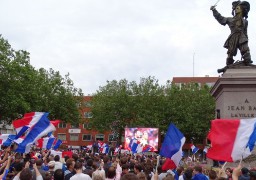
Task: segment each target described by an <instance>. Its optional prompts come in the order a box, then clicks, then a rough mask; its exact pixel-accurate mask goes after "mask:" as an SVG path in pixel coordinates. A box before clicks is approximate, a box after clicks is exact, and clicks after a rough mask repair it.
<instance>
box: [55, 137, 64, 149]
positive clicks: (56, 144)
mask: <svg viewBox="0 0 256 180" xmlns="http://www.w3.org/2000/svg"><path fill="white" fill-rule="evenodd" d="M61 144H62V140H60V139H58V140H57V141H56V142H54V146H53V149H54V150H56V149H58V148H59V147H60V145H61Z"/></svg>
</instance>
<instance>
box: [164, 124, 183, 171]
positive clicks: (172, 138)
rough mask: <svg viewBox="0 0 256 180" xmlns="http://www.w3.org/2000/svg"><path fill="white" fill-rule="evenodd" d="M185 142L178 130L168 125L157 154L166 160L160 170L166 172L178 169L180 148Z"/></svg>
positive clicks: (180, 156) (172, 125) (180, 155)
mask: <svg viewBox="0 0 256 180" xmlns="http://www.w3.org/2000/svg"><path fill="white" fill-rule="evenodd" d="M185 140H186V138H185V137H184V135H183V134H182V133H181V132H180V130H179V129H178V128H177V127H176V126H175V125H174V124H170V125H169V128H168V130H167V133H166V135H165V138H164V142H163V144H162V147H161V149H160V153H159V154H160V155H161V156H164V157H166V158H167V160H166V161H165V163H164V164H163V167H162V169H164V170H168V169H175V168H176V167H178V165H179V162H180V160H181V158H182V146H183V145H184V143H185Z"/></svg>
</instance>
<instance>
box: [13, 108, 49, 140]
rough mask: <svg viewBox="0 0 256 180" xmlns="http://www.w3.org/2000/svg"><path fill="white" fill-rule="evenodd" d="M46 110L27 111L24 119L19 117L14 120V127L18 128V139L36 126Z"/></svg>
mask: <svg viewBox="0 0 256 180" xmlns="http://www.w3.org/2000/svg"><path fill="white" fill-rule="evenodd" d="M44 114H45V113H44V112H31V113H26V114H25V115H24V117H23V118H22V119H17V120H15V121H13V122H12V125H13V127H14V128H15V130H16V133H17V136H16V139H18V138H19V137H20V136H22V135H23V134H24V133H25V132H26V131H27V130H28V129H29V128H31V127H32V126H34V125H35V124H36V123H37V122H39V121H40V119H41V118H42V117H43V116H44Z"/></svg>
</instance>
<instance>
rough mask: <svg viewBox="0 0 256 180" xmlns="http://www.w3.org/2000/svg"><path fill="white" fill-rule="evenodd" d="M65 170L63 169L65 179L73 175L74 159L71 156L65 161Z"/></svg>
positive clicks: (67, 179)
mask: <svg viewBox="0 0 256 180" xmlns="http://www.w3.org/2000/svg"><path fill="white" fill-rule="evenodd" d="M66 166H67V170H66V171H64V178H65V180H69V179H70V178H71V177H72V176H73V175H75V171H74V168H75V160H74V159H73V158H69V159H68V160H67V161H66Z"/></svg>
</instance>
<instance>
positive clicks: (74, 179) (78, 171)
mask: <svg viewBox="0 0 256 180" xmlns="http://www.w3.org/2000/svg"><path fill="white" fill-rule="evenodd" d="M82 166H83V165H82V163H81V162H79V161H78V162H76V163H75V167H74V169H75V171H76V174H75V175H74V176H72V177H71V178H70V180H82V179H83V180H91V179H92V178H91V177H90V176H89V175H88V174H84V173H83V172H82Z"/></svg>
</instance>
